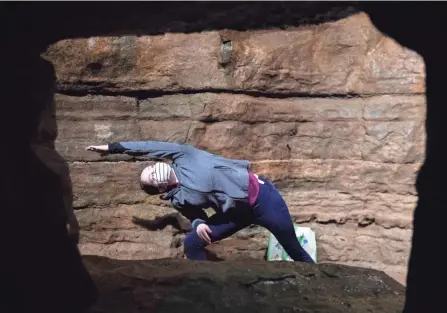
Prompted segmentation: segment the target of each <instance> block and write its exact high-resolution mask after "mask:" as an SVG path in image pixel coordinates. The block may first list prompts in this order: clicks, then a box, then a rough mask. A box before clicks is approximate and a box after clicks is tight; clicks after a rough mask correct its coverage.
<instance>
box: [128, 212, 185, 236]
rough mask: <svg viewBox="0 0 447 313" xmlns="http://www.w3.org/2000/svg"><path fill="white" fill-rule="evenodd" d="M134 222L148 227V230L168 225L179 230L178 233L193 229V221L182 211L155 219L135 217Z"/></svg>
mask: <svg viewBox="0 0 447 313" xmlns="http://www.w3.org/2000/svg"><path fill="white" fill-rule="evenodd" d="M132 222H133V223H134V224H135V225H138V226H141V227H144V228H146V229H147V230H150V231H154V230H161V229H164V228H166V227H167V226H172V227H173V228H174V229H176V230H177V232H176V233H185V232H188V231H190V230H191V222H190V221H189V220H187V219H186V218H184V217H183V216H182V215H181V214H180V213H176V212H174V213H171V214H167V215H163V216H160V217H157V218H155V219H154V220H145V219H141V218H138V217H133V218H132Z"/></svg>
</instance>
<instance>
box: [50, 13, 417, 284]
mask: <svg viewBox="0 0 447 313" xmlns="http://www.w3.org/2000/svg"><path fill="white" fill-rule="evenodd" d="M46 57H47V58H48V59H50V60H51V61H52V62H53V63H54V65H55V67H56V72H57V76H58V84H59V89H60V93H59V94H58V95H56V103H57V114H58V125H59V137H58V140H57V149H58V151H59V153H60V154H61V155H62V156H63V157H65V159H67V160H68V161H69V162H70V167H71V173H72V180H73V184H74V193H75V206H76V207H77V208H78V209H79V210H77V216H78V218H79V220H80V223H81V227H82V229H83V235H82V239H81V245H80V247H81V250H82V251H83V252H84V253H88V254H100V255H106V256H110V257H116V258H124V259H147V258H152V259H154V258H164V257H181V252H182V247H181V242H182V236H184V234H183V232H184V231H182V230H181V229H180V230H179V229H177V228H178V227H174V226H170V225H167V226H166V227H160V229H156V230H148V229H147V227H144V226H142V225H141V224H138V223H134V222H132V219H133V218H134V217H137V218H140V219H143V220H153V219H156V218H157V217H161V216H163V215H165V214H171V213H173V212H174V211H173V210H172V209H171V208H170V207H169V206H168V205H167V204H166V203H161V201H160V200H158V199H157V198H156V197H147V196H146V195H145V194H143V193H142V192H141V191H140V189H139V186H138V175H139V171H140V170H141V169H142V168H143V167H144V166H145V165H146V164H147V162H146V161H147V160H145V159H144V158H137V159H133V158H131V157H129V156H116V155H114V156H108V157H100V156H98V155H97V154H94V153H91V152H87V151H85V150H84V148H85V147H86V146H87V145H90V144H101V143H106V142H109V141H116V140H163V141H164V140H165V141H172V142H181V143H189V144H193V145H195V146H197V147H199V148H202V149H206V150H208V151H210V152H213V153H218V154H222V155H224V156H227V157H233V158H246V159H249V160H251V161H252V166H253V168H254V169H255V171H256V172H258V173H260V174H264V175H267V176H269V177H270V178H271V179H272V180H273V181H274V182H275V183H276V185H277V186H278V188H279V189H280V190H281V193H282V194H283V195H284V197H285V198H286V200H287V202H288V204H289V207H290V211H291V213H292V215H293V218H294V220H295V221H296V222H297V223H302V224H303V225H310V226H311V227H312V228H313V229H314V230H315V231H316V233H317V240H318V247H319V251H318V255H319V261H321V262H327V261H330V262H340V263H346V264H353V265H359V266H367V267H374V268H377V269H383V270H386V271H388V272H389V273H398V274H401V275H402V274H404V272H405V268H406V265H407V258H408V254H409V249H410V240H411V227H412V213H413V209H414V207H415V204H416V200H417V198H416V192H415V188H414V182H415V177H416V175H417V171H418V169H419V166H420V165H421V162H422V161H423V159H424V148H425V131H424V119H425V96H424V92H425V75H424V64H423V60H422V58H421V57H420V56H418V55H417V54H415V53H414V52H412V51H409V50H407V49H404V48H403V47H401V46H399V45H398V44H397V43H396V42H394V41H393V40H391V39H389V38H387V37H385V36H383V35H382V34H380V33H379V32H378V31H377V30H376V29H375V28H374V27H373V26H372V24H371V22H370V21H369V19H368V17H367V16H366V15H364V14H358V15H354V16H351V17H349V18H346V19H342V20H339V21H337V22H333V23H323V24H319V25H315V26H306V27H299V28H291V29H286V30H278V29H268V30H262V31H247V32H236V31H210V32H202V33H192V34H178V33H177V34H170V33H167V34H165V35H160V36H140V37H128V36H126V37H102V38H85V39H71V40H63V41H60V42H58V43H56V44H54V45H52V46H50V47H49V49H48V51H47V52H46ZM168 224H169V223H168ZM267 237H268V233H267V232H266V231H265V230H263V229H260V228H258V227H253V228H251V229H248V230H244V231H242V232H241V233H240V234H238V235H237V236H235V237H234V238H232V239H229V240H226V241H224V242H222V243H221V244H218V245H215V246H213V247H210V251H211V252H212V254H214V256H215V257H217V258H218V259H228V258H240V257H253V258H262V257H264V254H265V248H266V245H267ZM400 277H401V278H402V277H403V276H400Z"/></svg>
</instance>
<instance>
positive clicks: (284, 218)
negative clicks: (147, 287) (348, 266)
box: [185, 177, 315, 263]
mask: <svg viewBox="0 0 447 313" xmlns="http://www.w3.org/2000/svg"><path fill="white" fill-rule="evenodd" d="M259 179H260V180H261V181H263V182H264V184H261V183H260V184H259V195H258V199H257V200H256V203H255V205H254V207H253V208H244V209H239V208H237V209H233V210H230V211H228V212H225V213H222V214H215V215H213V216H212V217H211V218H210V219H209V220H208V221H207V223H206V224H207V225H208V226H209V228H210V229H211V231H212V233H211V234H209V236H210V238H211V242H215V241H219V240H222V239H225V238H227V237H229V236H231V235H233V234H234V233H236V232H238V231H239V230H241V229H243V228H246V227H248V226H250V225H252V224H255V225H259V226H262V227H265V228H267V229H268V230H269V231H270V232H271V233H272V234H273V235H274V236H275V237H276V239H278V242H279V243H280V244H281V245H282V246H283V248H284V250H286V252H287V254H288V255H289V256H290V257H291V258H292V259H293V260H295V261H301V262H307V263H315V262H314V261H313V260H312V258H311V257H310V255H309V254H308V253H307V252H306V251H305V250H304V249H303V248H302V247H301V245H300V244H299V242H298V239H297V238H296V235H295V229H294V227H293V222H292V219H291V217H290V213H289V209H288V208H287V205H286V203H285V201H284V199H283V198H282V197H281V195H280V194H279V192H278V190H277V189H276V188H275V187H274V186H273V184H272V183H271V182H270V181H268V180H266V179H265V178H264V177H259ZM206 245H207V243H206V242H205V241H203V240H202V239H200V237H199V236H198V235H197V233H196V231H195V230H193V231H191V232H190V233H188V235H187V236H186V238H185V254H186V257H187V258H188V259H191V260H206V255H205V251H204V248H205V247H206Z"/></svg>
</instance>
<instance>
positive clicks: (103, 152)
mask: <svg viewBox="0 0 447 313" xmlns="http://www.w3.org/2000/svg"><path fill="white" fill-rule="evenodd" d="M85 150H88V151H94V152H98V153H99V154H100V155H106V154H108V152H109V145H100V146H88V147H87V148H86V149H85Z"/></svg>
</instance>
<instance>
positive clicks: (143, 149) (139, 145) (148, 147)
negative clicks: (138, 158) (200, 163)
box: [87, 141, 195, 160]
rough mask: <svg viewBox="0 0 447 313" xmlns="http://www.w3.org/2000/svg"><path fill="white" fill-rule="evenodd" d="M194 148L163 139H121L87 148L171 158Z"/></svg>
mask: <svg viewBox="0 0 447 313" xmlns="http://www.w3.org/2000/svg"><path fill="white" fill-rule="evenodd" d="M192 149H195V148H194V147H192V146H190V145H185V144H180V143H174V142H163V141H120V142H111V143H109V144H107V145H99V146H89V147H87V150H90V151H95V152H99V153H101V154H119V153H125V154H139V155H148V156H151V157H155V158H161V159H171V160H175V159H177V158H179V157H181V156H183V155H185V154H187V153H188V152H189V151H190V150H192Z"/></svg>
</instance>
